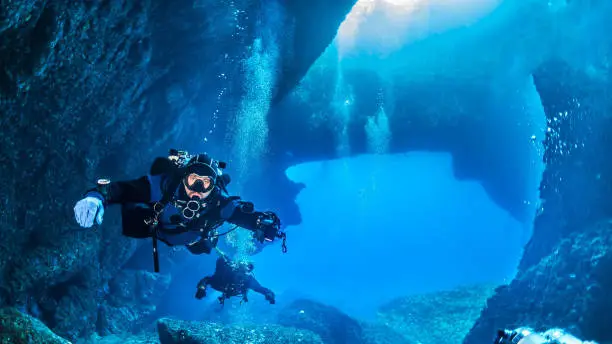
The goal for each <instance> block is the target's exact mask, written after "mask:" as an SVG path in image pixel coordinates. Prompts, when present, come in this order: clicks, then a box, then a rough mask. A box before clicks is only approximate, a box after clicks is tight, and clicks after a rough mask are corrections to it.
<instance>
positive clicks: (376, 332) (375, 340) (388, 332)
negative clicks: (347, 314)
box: [361, 323, 419, 344]
mask: <svg viewBox="0 0 612 344" xmlns="http://www.w3.org/2000/svg"><path fill="white" fill-rule="evenodd" d="M361 328H362V329H363V331H362V340H363V343H365V344H417V343H419V342H417V341H414V340H413V341H410V340H408V339H406V338H405V337H404V336H402V335H401V334H399V333H398V332H396V331H395V330H394V329H392V328H391V327H389V326H386V325H384V324H379V323H376V324H370V323H362V324H361Z"/></svg>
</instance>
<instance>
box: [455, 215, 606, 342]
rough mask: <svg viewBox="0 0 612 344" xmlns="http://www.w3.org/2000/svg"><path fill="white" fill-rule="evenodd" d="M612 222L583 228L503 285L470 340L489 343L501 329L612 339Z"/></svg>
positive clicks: (590, 338)
mask: <svg viewBox="0 0 612 344" xmlns="http://www.w3.org/2000/svg"><path fill="white" fill-rule="evenodd" d="M611 231H612V221H605V222H601V223H598V224H596V225H593V226H591V227H587V228H583V229H582V230H581V231H577V232H574V233H573V234H571V235H569V236H568V237H566V238H565V239H563V240H562V241H561V242H560V243H559V244H558V245H557V246H556V247H555V248H554V249H553V252H552V253H551V254H550V255H548V256H547V257H544V258H543V259H541V260H540V262H539V263H538V264H536V265H534V266H532V267H530V268H529V269H527V270H526V271H523V272H522V273H521V274H520V275H519V276H518V277H517V278H516V279H515V280H514V281H512V283H510V285H508V286H504V287H500V288H499V289H498V290H497V291H496V295H495V296H493V297H492V298H491V299H490V300H489V301H488V302H487V308H486V309H485V310H484V311H483V313H482V316H481V317H480V319H479V320H478V321H477V322H476V324H475V326H474V328H473V329H472V331H471V332H470V334H469V335H468V336H467V338H466V340H465V343H470V344H471V343H478V344H480V343H483V344H484V343H490V342H491V341H492V339H493V337H494V335H495V330H494V329H497V328H506V327H510V328H515V327H518V326H531V327H533V328H535V329H538V330H542V329H548V328H552V327H561V328H566V329H568V330H569V331H570V332H571V333H572V334H574V335H575V336H579V337H582V338H583V339H585V340H597V341H599V342H601V343H607V342H609V341H610V340H612V335H611V334H610V331H609V322H608V321H607V319H609V317H608V314H609V310H610V307H612V296H611V295H610V293H609V290H610V288H612V277H611V276H610V270H611V269H612V235H611V234H610V233H611Z"/></svg>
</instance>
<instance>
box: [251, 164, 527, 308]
mask: <svg viewBox="0 0 612 344" xmlns="http://www.w3.org/2000/svg"><path fill="white" fill-rule="evenodd" d="M451 159H452V157H451V156H450V155H448V154H444V153H426V152H413V153H407V154H398V155H385V156H376V155H366V156H359V157H355V158H350V159H339V160H334V161H324V162H313V163H307V164H303V165H299V166H295V167H292V168H290V169H289V170H288V171H287V175H288V176H289V178H290V179H292V180H294V181H295V182H301V183H304V184H305V185H306V188H305V189H304V190H303V191H302V192H301V193H300V194H299V196H298V198H297V202H298V204H299V206H300V210H301V212H302V216H303V223H302V224H301V225H299V226H295V227H290V228H288V232H289V241H288V245H289V253H288V254H286V255H281V254H280V253H279V251H278V250H276V249H274V248H272V247H270V248H268V249H266V250H264V251H263V252H262V253H260V254H259V255H257V256H256V257H255V262H256V266H257V270H256V272H257V277H258V279H259V280H260V281H261V283H263V284H266V285H267V286H269V287H270V288H272V289H274V290H275V291H276V292H277V293H281V294H282V293H283V292H285V291H286V292H289V293H291V292H297V293H299V294H302V295H306V296H309V297H311V298H313V299H315V300H319V301H322V302H325V303H327V304H330V305H333V306H336V307H338V308H340V309H342V310H343V311H345V312H347V313H348V314H350V315H352V316H355V317H359V318H370V317H371V316H373V315H374V314H375V310H376V308H377V307H378V306H380V305H381V304H382V303H385V302H388V301H390V300H392V299H394V298H396V297H402V296H406V295H409V294H412V293H419V292H426V291H433V290H441V289H448V288H453V287H455V286H459V285H465V284H471V283H481V282H485V283H488V282H491V283H503V282H504V281H507V280H508V279H511V278H512V276H513V275H514V272H515V271H514V270H515V267H516V265H517V262H518V260H519V258H520V256H521V252H522V246H523V244H524V243H525V242H524V239H525V235H524V233H525V231H529V228H530V225H526V224H521V223H518V222H517V221H516V220H514V219H513V218H512V217H511V216H510V215H509V214H508V213H507V212H506V211H505V210H503V209H501V208H500V207H498V206H497V205H496V204H495V203H493V202H492V201H491V200H490V198H489V197H488V195H487V194H486V193H485V191H484V190H483V188H482V186H481V185H480V184H479V183H477V182H472V181H457V180H456V179H455V178H454V177H453V171H452V160H451Z"/></svg>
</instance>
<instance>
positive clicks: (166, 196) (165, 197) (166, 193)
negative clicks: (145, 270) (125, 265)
mask: <svg viewBox="0 0 612 344" xmlns="http://www.w3.org/2000/svg"><path fill="white" fill-rule="evenodd" d="M180 183H181V178H177V177H176V176H173V177H172V179H171V180H170V182H168V185H167V187H166V188H165V189H164V190H163V194H162V198H161V199H160V200H159V202H155V203H154V204H153V211H154V212H155V215H154V216H155V217H154V218H153V219H152V221H150V223H148V224H149V226H150V230H151V239H152V240H153V269H154V270H155V272H159V251H158V250H157V241H158V238H157V236H158V229H157V226H158V224H159V215H160V214H161V213H162V212H163V211H164V208H165V207H166V205H167V204H168V203H169V202H170V201H171V200H172V196H173V195H174V192H175V191H176V188H178V186H179V184H180Z"/></svg>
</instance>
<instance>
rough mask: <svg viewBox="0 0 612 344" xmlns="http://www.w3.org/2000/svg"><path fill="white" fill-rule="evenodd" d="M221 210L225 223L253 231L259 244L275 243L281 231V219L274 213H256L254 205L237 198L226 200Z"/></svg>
mask: <svg viewBox="0 0 612 344" xmlns="http://www.w3.org/2000/svg"><path fill="white" fill-rule="evenodd" d="M224 203H225V204H223V205H222V208H221V218H222V219H224V220H225V221H227V222H229V223H232V224H235V225H237V226H240V227H242V228H245V229H248V230H250V231H253V232H254V234H255V238H256V239H257V240H258V241H259V242H264V241H273V240H274V239H275V238H276V237H277V233H278V231H279V230H280V226H281V223H280V219H279V218H278V216H277V215H276V214H275V213H273V212H261V211H254V209H253V205H252V204H251V203H248V202H243V201H240V200H239V199H237V198H231V197H230V198H226V199H224Z"/></svg>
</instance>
